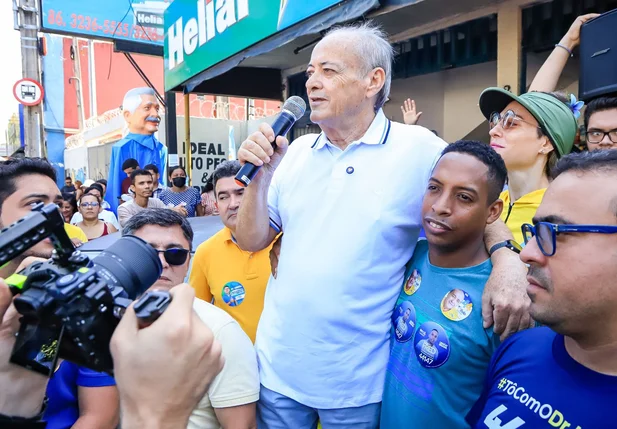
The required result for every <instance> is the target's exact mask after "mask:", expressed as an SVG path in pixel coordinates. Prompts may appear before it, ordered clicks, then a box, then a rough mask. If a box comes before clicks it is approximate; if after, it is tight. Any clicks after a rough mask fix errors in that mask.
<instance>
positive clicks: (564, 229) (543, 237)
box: [521, 222, 617, 256]
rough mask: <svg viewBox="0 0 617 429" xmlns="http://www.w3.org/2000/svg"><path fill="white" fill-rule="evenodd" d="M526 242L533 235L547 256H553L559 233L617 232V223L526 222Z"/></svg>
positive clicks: (524, 232) (524, 225) (524, 227)
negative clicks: (569, 223)
mask: <svg viewBox="0 0 617 429" xmlns="http://www.w3.org/2000/svg"><path fill="white" fill-rule="evenodd" d="M521 230H522V231H523V238H524V239H525V244H527V243H529V242H530V241H531V239H532V238H533V237H536V242H537V243H538V247H539V248H540V251H541V252H542V254H544V255H545V256H553V255H554V254H555V252H556V251H557V235H558V234H569V233H577V232H578V233H595V234H617V226H615V225H562V224H556V223H549V222H538V223H536V224H535V225H530V224H528V223H524V224H523V225H522V226H521Z"/></svg>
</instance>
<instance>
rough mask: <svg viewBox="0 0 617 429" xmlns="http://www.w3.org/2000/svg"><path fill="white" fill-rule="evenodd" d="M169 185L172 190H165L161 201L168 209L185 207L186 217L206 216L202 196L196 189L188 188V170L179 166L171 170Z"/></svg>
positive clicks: (161, 195)
mask: <svg viewBox="0 0 617 429" xmlns="http://www.w3.org/2000/svg"><path fill="white" fill-rule="evenodd" d="M169 183H171V184H172V186H171V188H167V189H165V190H164V191H163V192H161V194H160V195H159V199H160V200H161V201H163V202H164V203H165V204H167V206H168V207H184V209H185V210H186V214H185V216H188V217H195V216H203V215H204V207H203V206H202V205H201V194H200V193H199V191H198V190H197V189H195V188H192V187H189V186H187V177H186V170H184V168H183V167H180V166H179V165H176V166H174V167H171V168H170V169H169Z"/></svg>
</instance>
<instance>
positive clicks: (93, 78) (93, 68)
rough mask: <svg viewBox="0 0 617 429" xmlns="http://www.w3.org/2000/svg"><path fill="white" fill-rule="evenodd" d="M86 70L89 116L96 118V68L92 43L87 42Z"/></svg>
mask: <svg viewBox="0 0 617 429" xmlns="http://www.w3.org/2000/svg"><path fill="white" fill-rule="evenodd" d="M88 70H89V71H90V116H92V117H93V118H94V117H97V116H98V112H97V108H96V66H95V64H94V41H92V40H88Z"/></svg>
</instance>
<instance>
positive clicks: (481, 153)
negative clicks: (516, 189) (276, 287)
mask: <svg viewBox="0 0 617 429" xmlns="http://www.w3.org/2000/svg"><path fill="white" fill-rule="evenodd" d="M506 174H507V172H506V167H505V165H504V162H503V160H502V159H501V158H500V157H499V155H498V154H497V153H496V152H495V151H494V150H493V149H491V148H490V147H489V146H488V145H485V144H483V143H479V142H457V143H454V144H452V145H450V146H448V147H447V148H446V149H445V150H444V154H443V155H442V157H441V159H440V160H439V161H438V162H437V165H436V166H435V169H434V170H433V173H432V176H431V179H430V180H429V184H428V189H427V191H426V193H425V195H424V200H423V204H422V217H423V227H424V229H425V231H426V237H427V240H421V241H419V242H418V244H417V245H416V249H415V252H414V255H413V257H412V259H411V261H410V262H409V264H408V267H407V272H406V276H405V282H404V284H403V288H402V290H401V293H400V296H399V298H398V300H397V302H396V306H395V309H394V313H393V315H392V329H391V337H392V338H391V354H390V360H389V362H388V370H387V373H386V383H385V389H384V395H383V403H382V408H381V426H380V427H381V428H383V429H389V428H397V429H398V428H401V427H418V428H435V429H439V428H444V429H457V428H466V427H468V425H467V423H466V422H465V416H466V415H467V413H468V412H469V410H470V409H471V407H472V406H473V404H474V403H475V402H476V400H477V399H478V398H479V397H480V394H481V392H482V380H483V379H484V375H485V374H486V368H487V367H488V364H489V361H490V358H491V355H492V354H493V352H494V350H495V349H496V348H497V346H498V344H499V337H498V336H496V335H495V334H494V332H493V330H492V329H490V328H489V329H484V328H483V326H482V311H481V308H480V305H481V300H482V291H483V289H484V285H485V283H486V281H487V280H488V278H489V275H490V273H491V269H492V265H491V261H490V258H489V255H488V253H487V251H486V248H485V246H484V240H483V238H484V230H485V228H486V225H487V224H489V223H492V222H494V221H495V220H496V219H499V216H500V214H501V210H502V208H503V203H502V201H501V200H499V193H500V192H501V189H502V187H503V184H504V182H505V178H506Z"/></svg>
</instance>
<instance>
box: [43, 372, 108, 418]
mask: <svg viewBox="0 0 617 429" xmlns="http://www.w3.org/2000/svg"><path fill="white" fill-rule="evenodd" d="M47 398H48V403H47V408H46V410H45V415H44V417H43V419H44V420H45V421H46V422H47V429H65V428H66V429H68V428H71V427H73V425H75V424H76V423H78V425H83V426H79V427H88V428H91V427H92V428H94V427H96V428H110V429H111V428H115V427H116V426H117V425H118V421H119V400H118V391H117V389H116V382H115V381H114V379H113V377H111V376H109V375H107V374H105V373H101V372H95V371H92V370H90V369H87V368H84V367H81V366H78V365H75V364H74V363H72V362H68V361H64V362H62V363H61V364H60V367H59V368H58V370H57V371H56V372H55V373H54V374H53V376H52V377H51V379H50V380H49V383H48V384H47ZM78 420H79V421H78Z"/></svg>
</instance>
